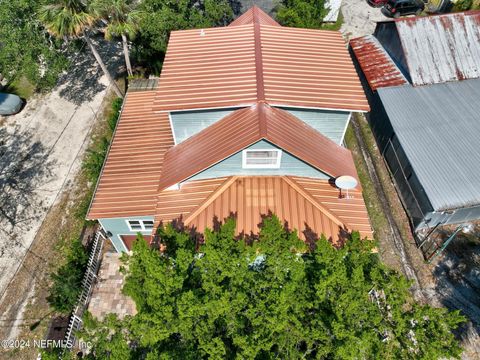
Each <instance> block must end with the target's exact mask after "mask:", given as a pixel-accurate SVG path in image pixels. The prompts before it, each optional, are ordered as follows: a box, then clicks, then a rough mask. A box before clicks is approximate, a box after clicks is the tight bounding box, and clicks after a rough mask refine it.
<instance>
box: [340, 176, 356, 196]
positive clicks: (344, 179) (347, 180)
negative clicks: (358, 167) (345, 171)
mask: <svg viewBox="0 0 480 360" xmlns="http://www.w3.org/2000/svg"><path fill="white" fill-rule="evenodd" d="M335 185H336V186H337V187H338V188H339V189H340V197H342V190H347V195H346V196H345V198H346V199H350V196H348V190H351V189H355V187H356V186H357V185H358V181H357V179H355V178H354V177H353V176H350V175H342V176H339V177H338V178H336V179H335Z"/></svg>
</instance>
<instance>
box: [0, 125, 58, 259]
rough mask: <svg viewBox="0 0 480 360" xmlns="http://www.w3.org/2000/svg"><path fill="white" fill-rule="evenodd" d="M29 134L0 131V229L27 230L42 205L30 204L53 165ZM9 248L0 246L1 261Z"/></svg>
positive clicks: (38, 143)
mask: <svg viewBox="0 0 480 360" xmlns="http://www.w3.org/2000/svg"><path fill="white" fill-rule="evenodd" d="M32 135H33V134H32V133H31V132H28V131H27V132H23V133H22V132H20V131H19V130H18V128H15V129H14V131H10V132H8V131H7V130H6V128H5V127H0V229H1V231H2V232H3V233H7V234H10V231H11V230H14V229H19V228H20V229H23V228H27V227H28V223H29V221H31V220H33V219H37V218H38V216H39V214H38V213H39V210H40V209H41V208H42V204H41V203H38V204H35V203H34V202H33V199H34V196H33V195H34V192H35V191H36V190H37V189H38V188H39V187H41V186H42V185H44V182H45V179H46V178H48V177H50V176H51V175H52V171H53V168H54V167H55V163H54V162H53V161H51V160H47V157H48V151H49V149H46V148H45V147H44V145H42V144H41V143H40V142H39V141H34V142H32V140H31V137H32ZM7 245H8V244H0V257H1V255H2V253H3V252H4V251H5V247H6V246H7Z"/></svg>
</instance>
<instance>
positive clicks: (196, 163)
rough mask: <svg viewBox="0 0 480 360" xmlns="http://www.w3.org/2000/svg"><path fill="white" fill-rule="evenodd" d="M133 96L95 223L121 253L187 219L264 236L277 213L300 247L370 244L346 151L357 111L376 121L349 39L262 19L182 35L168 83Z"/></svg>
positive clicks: (169, 58) (165, 77) (200, 226)
mask: <svg viewBox="0 0 480 360" xmlns="http://www.w3.org/2000/svg"><path fill="white" fill-rule="evenodd" d="M149 81H150V82H149V83H148V84H140V85H138V84H137V85H138V86H137V85H135V86H133V87H132V86H131V87H130V88H129V91H128V93H127V95H126V97H125V102H124V105H123V108H122V112H121V116H120V119H119V122H118V125H117V129H116V131H115V134H114V138H113V141H112V145H111V147H110V151H109V153H108V156H107V159H106V161H105V164H104V167H103V170H102V174H101V177H100V180H99V183H98V186H97V189H96V191H95V195H94V198H93V200H92V203H91V206H90V209H89V212H88V218H89V219H97V220H98V221H99V222H100V224H101V225H102V227H103V228H104V230H105V231H106V232H107V233H108V235H109V237H110V239H111V241H112V243H113V245H114V246H115V248H116V249H117V250H118V251H128V250H129V249H130V248H131V244H132V242H133V241H134V239H135V237H136V234H137V232H140V233H142V234H144V236H145V237H146V238H147V239H150V238H151V235H152V232H154V231H155V230H154V229H155V228H156V227H157V225H158V224H159V223H161V222H163V223H165V222H169V221H172V220H174V219H177V218H181V219H182V221H183V222H184V223H185V224H186V225H189V226H193V227H195V228H196V229H197V230H198V231H203V230H204V229H205V228H206V227H212V224H213V219H214V217H216V218H218V219H219V220H223V219H224V218H225V217H227V216H229V215H230V214H235V215H236V218H237V233H239V234H241V233H244V234H250V233H257V232H258V224H259V223H260V221H261V215H262V214H267V213H268V212H269V211H271V212H273V213H276V214H277V215H278V216H279V218H280V219H281V220H282V221H285V222H287V223H288V225H289V227H290V228H292V229H297V230H298V232H299V234H300V236H301V237H302V238H303V239H305V238H306V237H307V236H312V234H313V236H319V235H320V234H325V236H326V237H327V238H329V239H331V241H332V242H334V243H335V242H337V241H340V240H341V239H342V237H343V236H344V233H345V230H358V231H359V232H360V233H361V235H362V236H366V237H371V235H372V233H371V227H370V223H369V219H368V215H367V212H366V208H365V204H364V201H363V198H362V192H361V188H360V186H357V188H356V189H354V190H352V191H351V192H350V195H351V196H349V197H348V198H346V197H340V196H339V195H340V191H339V189H337V188H336V187H335V185H333V181H334V180H335V178H337V177H338V176H341V175H350V176H353V177H355V178H357V173H356V170H355V166H354V164H353V159H352V155H351V153H350V151H349V150H348V149H346V148H345V147H344V146H343V141H344V135H345V130H346V128H347V125H348V123H349V119H350V116H351V112H352V111H368V110H369V106H368V102H367V100H366V98H365V94H364V92H363V89H362V86H361V83H360V81H359V79H358V75H357V74H356V71H355V68H354V66H353V63H352V60H351V58H350V56H349V54H348V51H347V48H346V45H345V42H344V40H343V38H342V36H341V35H340V33H339V32H332V31H319V30H307V29H295V28H287V27H281V26H280V25H279V24H278V23H276V22H275V21H274V20H273V19H272V18H270V17H269V16H268V15H267V14H265V13H264V12H263V11H261V10H260V9H259V8H257V7H253V8H251V9H250V10H249V11H247V12H246V13H245V14H243V15H242V16H241V17H239V18H238V19H236V20H235V21H234V22H232V23H231V24H230V25H229V26H227V27H221V28H211V29H195V30H182V31H173V32H172V33H171V36H170V41H169V45H168V49H167V53H166V57H165V62H164V65H163V69H162V73H161V76H160V79H159V80H149Z"/></svg>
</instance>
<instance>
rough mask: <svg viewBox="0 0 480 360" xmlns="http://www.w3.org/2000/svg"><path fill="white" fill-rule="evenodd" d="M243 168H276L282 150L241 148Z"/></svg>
mask: <svg viewBox="0 0 480 360" xmlns="http://www.w3.org/2000/svg"><path fill="white" fill-rule="evenodd" d="M242 155H243V156H242V160H243V164H242V165H243V168H245V169H278V168H279V167H280V160H281V157H282V151H281V150H277V149H266V150H263V149H255V150H243V154H242Z"/></svg>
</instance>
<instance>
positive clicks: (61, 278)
mask: <svg viewBox="0 0 480 360" xmlns="http://www.w3.org/2000/svg"><path fill="white" fill-rule="evenodd" d="M66 259H67V261H66V263H65V264H64V265H62V266H61V267H60V268H59V269H58V270H57V272H56V273H54V274H52V275H51V280H52V282H53V284H52V286H51V288H50V295H49V296H48V297H47V301H48V303H49V304H50V305H51V306H52V307H53V308H54V309H55V310H56V311H59V312H61V313H64V314H69V313H70V312H71V311H72V310H73V308H74V307H75V305H76V303H77V300H78V297H79V295H80V292H81V289H82V288H81V283H82V279H83V274H84V272H85V269H86V267H87V262H88V253H87V250H86V249H85V248H84V246H83V245H82V243H81V241H80V240H78V239H76V240H74V241H72V242H71V244H70V247H69V249H68V251H67V256H66Z"/></svg>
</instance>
